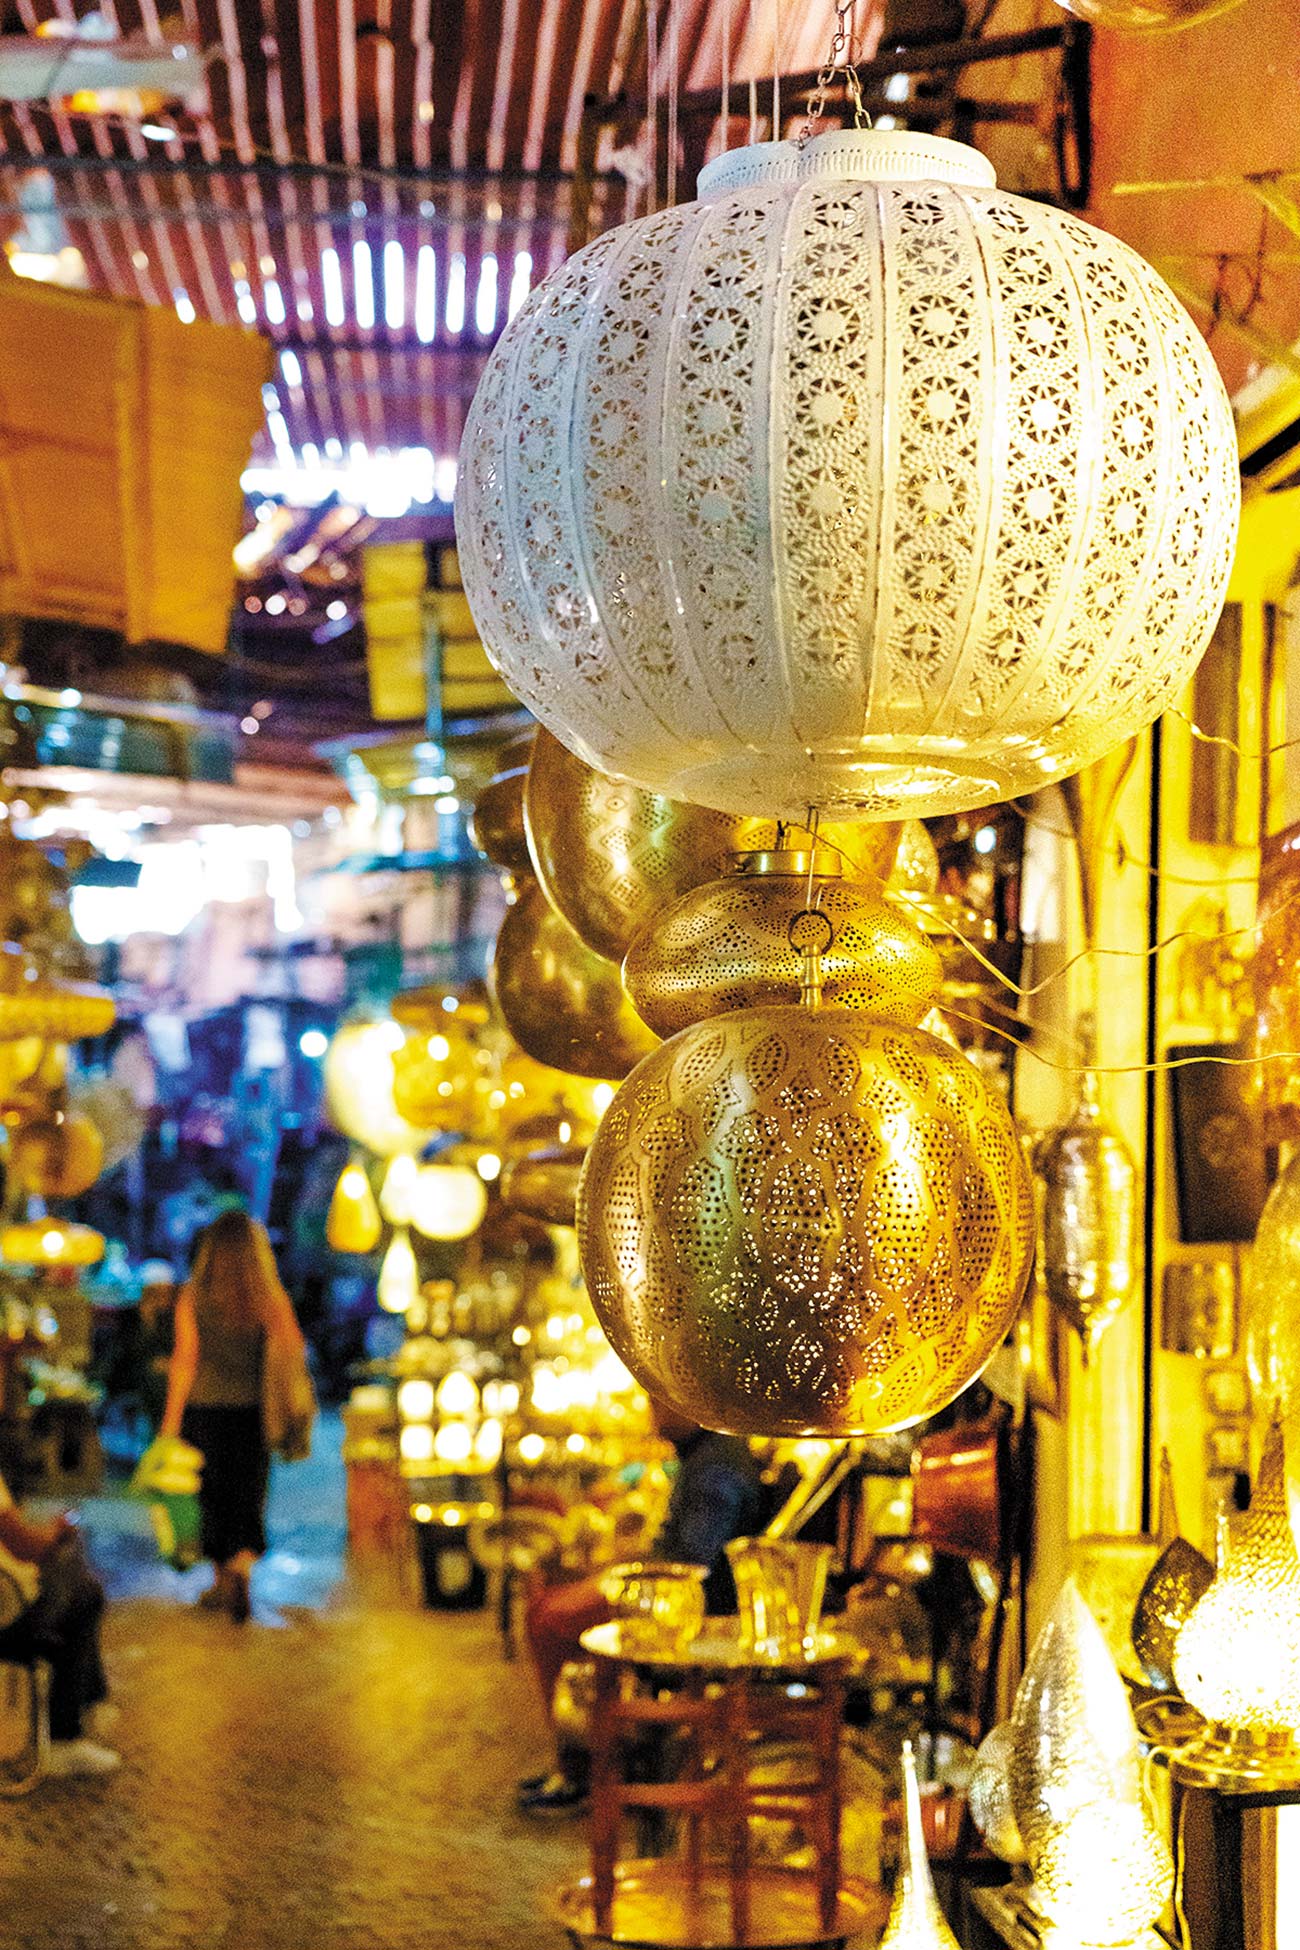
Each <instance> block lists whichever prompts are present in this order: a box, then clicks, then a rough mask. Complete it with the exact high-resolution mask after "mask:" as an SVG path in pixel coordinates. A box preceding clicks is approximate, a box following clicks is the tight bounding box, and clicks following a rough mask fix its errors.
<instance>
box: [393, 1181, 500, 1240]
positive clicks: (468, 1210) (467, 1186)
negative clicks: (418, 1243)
mask: <svg viewBox="0 0 1300 1950" xmlns="http://www.w3.org/2000/svg"><path fill="white" fill-rule="evenodd" d="M487 1202H488V1195H487V1189H486V1187H485V1185H484V1183H483V1180H482V1179H481V1178H480V1177H479V1175H478V1173H477V1171H475V1170H474V1169H473V1168H472V1167H471V1166H469V1165H421V1166H420V1168H419V1170H418V1171H417V1172H416V1174H415V1177H414V1178H413V1180H412V1182H411V1189H410V1196H409V1201H408V1208H409V1211H410V1215H411V1224H412V1225H413V1226H414V1227H415V1229H416V1231H417V1232H422V1233H423V1234H424V1236H425V1238H426V1239H446V1240H453V1239H468V1238H469V1236H470V1234H471V1233H472V1232H477V1231H478V1229H479V1227H480V1225H482V1223H483V1214H484V1213H485V1212H486V1211H487Z"/></svg>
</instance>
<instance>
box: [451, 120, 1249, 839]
mask: <svg viewBox="0 0 1300 1950" xmlns="http://www.w3.org/2000/svg"><path fill="white" fill-rule="evenodd" d="M460 483H461V487H460V492H459V494H458V515H459V523H460V525H459V532H460V534H461V535H462V537H463V540H462V546H461V556H460V561H461V568H462V572H463V575H464V580H465V591H466V594H467V596H468V598H469V601H470V605H471V607H472V609H473V612H474V618H475V621H476V623H477V625H478V628H479V633H480V635H481V637H482V639H483V642H484V645H485V647H486V648H487V650H488V653H489V655H490V656H491V657H492V659H493V661H494V662H495V663H496V664H497V665H498V667H499V669H500V670H501V672H502V674H503V675H504V676H505V678H506V680H507V682H508V683H509V685H510V687H511V689H512V690H513V691H514V692H515V694H516V695H517V696H518V697H519V698H520V700H521V701H522V702H523V703H525V704H526V705H527V706H528V707H529V709H530V710H531V711H532V712H533V713H534V714H535V716H537V717H538V718H540V719H541V721H542V723H543V724H544V725H546V726H547V727H548V728H549V729H550V730H552V731H553V732H554V733H555V734H556V736H557V737H559V738H560V739H561V740H562V741H563V742H564V743H565V744H566V745H567V746H568V747H569V748H570V749H571V750H572V751H574V752H575V753H577V755H578V756H579V757H581V758H583V759H584V760H586V762H587V763H589V764H592V765H596V766H599V767H600V768H601V769H602V770H603V771H605V772H607V773H609V774H611V775H612V776H614V777H615V778H619V779H625V780H628V781H630V782H631V783H633V784H634V785H636V786H639V787H641V788H644V789H646V790H649V791H651V792H656V793H661V794H665V795H667V796H668V797H669V798H671V799H675V800H687V801H690V802H692V803H695V804H698V805H703V806H709V807H714V808H717V809H720V810H722V811H724V812H728V813H732V814H742V815H743V814H753V813H764V814H771V813H779V814H782V815H784V816H785V817H787V818H791V819H796V820H797V819H799V818H801V817H802V816H803V815H804V813H805V811H806V808H807V807H808V806H809V805H815V806H818V807H820V808H821V810H822V811H823V813H824V814H826V815H827V816H829V817H831V818H836V817H853V816H858V817H861V816H863V815H865V816H867V817H868V818H875V819H888V818H895V817H898V816H900V815H901V816H904V817H906V816H909V815H926V814H934V813H943V812H956V811H960V810H962V809H963V808H969V807H975V806H982V805H987V804H990V803H992V802H993V801H995V800H1001V799H1007V798H1012V797H1014V796H1015V795H1016V794H1018V793H1021V792H1024V791H1028V790H1032V789H1033V788H1035V787H1037V786H1042V785H1045V784H1047V783H1048V782H1049V781H1051V780H1054V779H1059V778H1063V777H1065V776H1066V775H1068V774H1069V773H1071V772H1074V771H1077V770H1079V769H1080V768H1081V767H1083V766H1085V765H1087V764H1088V763H1090V762H1091V761H1092V760H1094V759H1096V758H1098V757H1099V756H1101V755H1102V754H1103V753H1105V752H1106V751H1108V750H1110V749H1111V748H1112V747H1113V746H1115V745H1116V744H1118V743H1120V742H1121V741H1122V740H1124V739H1125V738H1127V737H1129V736H1130V735H1131V734H1132V733H1134V732H1136V731H1138V730H1139V729H1141V728H1142V727H1143V726H1144V725H1147V724H1149V723H1150V722H1151V720H1152V719H1153V718H1154V717H1156V716H1157V715H1158V714H1159V713H1160V711H1161V710H1162V709H1164V707H1165V705H1166V704H1167V703H1169V702H1171V701H1172V700H1173V699H1174V697H1175V696H1176V695H1177V694H1178V692H1179V690H1180V689H1181V688H1182V686H1183V685H1184V684H1185V683H1186V681H1187V679H1188V677H1189V676H1190V675H1191V672H1192V670H1193V669H1194V668H1195V666H1196V664H1197V662H1198V661H1199V659H1200V656H1201V654H1202V652H1203V650H1204V648H1205V645H1206V643H1207V641H1208V639H1209V635H1210V632H1211V630H1212V628H1213V626H1214V622H1215V619H1216V617H1217V615H1218V613H1219V609H1220V606H1221V603H1222V600H1223V593H1224V589H1225V587H1226V583H1227V577H1228V570H1229V567H1230V564H1231V560H1232V553H1233V545H1234V537H1235V532H1236V524H1237V513H1238V502H1239V484H1238V469H1237V454H1236V442H1235V438H1234V434H1233V423H1232V416H1231V412H1230V410H1229V406H1228V401H1227V397H1226V394H1225V392H1224V389H1223V385H1222V382H1221V380H1220V379H1219V376H1218V373H1217V371H1216V369H1215V366H1214V362H1213V360H1212V359H1211V357H1210V355H1209V352H1208V350H1207V347H1206V345H1205V342H1204V340H1203V339H1202V337H1201V336H1200V334H1199V332H1198V331H1197V330H1196V328H1195V326H1194V325H1193V324H1192V321H1191V319H1190V318H1189V317H1188V316H1187V314H1186V312H1184V311H1183V309H1182V307H1181V306H1180V305H1179V304H1178V302H1177V300H1176V299H1175V298H1174V296H1173V294H1172V293H1171V292H1170V290H1169V288H1168V287H1167V286H1166V285H1165V284H1164V283H1163V282H1162V281H1161V279H1160V278H1159V277H1158V276H1157V275H1156V273H1155V272H1154V271H1153V270H1152V269H1151V268H1150V266H1149V265H1147V264H1145V263H1144V262H1143V261H1142V259H1141V258H1139V257H1137V256H1136V255H1135V253H1134V252H1133V251H1131V250H1130V249H1129V248H1128V247H1127V246H1126V245H1125V244H1123V243H1121V242H1120V241H1119V239H1118V238H1115V237H1111V236H1108V235H1107V234H1106V233H1105V232H1104V231H1101V230H1098V229H1096V228H1094V227H1093V226H1092V225H1090V224H1086V223H1084V222H1082V221H1081V220H1080V219H1079V218H1077V217H1074V216H1071V215H1068V214H1067V213H1065V212H1063V211H1061V210H1058V209H1055V208H1053V207H1051V206H1050V205H1048V204H1045V203H1032V202H1028V201H1026V200H1025V199H1023V198H1021V197H1018V196H1013V195H1010V194H1008V193H1007V192H1005V191H1000V190H999V189H998V188H997V187H996V181H995V178H994V175H993V171H992V168H991V166H990V165H989V163H988V162H987V161H986V160H985V159H984V158H983V157H982V156H980V155H979V154H978V153H977V152H976V151H975V150H973V149H970V148H967V147H966V146H965V145H963V144H960V143H953V142H948V141H945V140H942V139H937V138H935V137H932V136H928V135H923V134H918V133H915V132H906V133H904V132H882V131H879V130H868V131H853V130H845V131H837V132H833V133H830V134H826V135H821V136H817V137H815V138H814V139H813V140H812V141H810V142H808V143H807V144H806V145H804V146H803V147H802V148H800V147H798V146H796V145H795V144H794V143H790V142H777V143H768V144H760V145H758V146H756V147H752V148H748V149H739V150H733V151H731V152H730V153H728V154H724V155H722V156H719V157H718V158H717V159H716V160H715V161H713V162H712V163H710V164H709V166H708V167H707V168H706V169H705V170H704V172H703V173H702V175H701V177H700V182H699V193H698V198H697V200H696V201H695V202H692V203H687V204H684V205H682V206H680V207H678V208H676V209H673V210H664V211H659V212H657V213H655V214H654V215H651V216H648V217H645V218H642V219H640V220H638V221H637V222H634V223H630V224H624V225H622V226H621V227H619V228H618V229H615V230H610V231H607V232H605V233H604V234H603V235H602V236H600V237H598V238H596V239H595V241H594V242H593V243H591V244H589V245H588V246H587V247H586V249H584V250H581V251H579V252H578V253H577V254H576V255H575V256H573V257H570V258H568V259H567V260H566V261H565V263H564V264H562V265H561V266H560V268H559V269H558V270H557V271H555V272H554V273H552V275H551V276H550V277H548V278H546V279H545V280H544V281H543V283H542V284H540V285H539V286H538V287H537V289H536V290H535V291H534V292H533V294H532V295H531V297H530V298H529V299H528V301H527V303H526V304H525V305H524V306H523V307H522V308H521V309H520V311H519V312H517V314H516V316H515V318H514V320H513V321H512V323H511V324H510V325H509V327H508V328H507V330H506V332H505V333H504V334H503V336H502V337H501V339H500V340H499V341H498V343H497V346H496V348H495V350H494V351H493V353H492V355H491V357H490V359H489V361H488V364H487V367H486V369H485V371H484V375H483V378H482V380H481V381H480V384H479V388H478V392H477V394H476V396H475V400H474V404H473V407H472V409H471V413H470V416H469V420H468V423H467V426H466V431H465V438H464V441H463V443H462V448H461V468H460Z"/></svg>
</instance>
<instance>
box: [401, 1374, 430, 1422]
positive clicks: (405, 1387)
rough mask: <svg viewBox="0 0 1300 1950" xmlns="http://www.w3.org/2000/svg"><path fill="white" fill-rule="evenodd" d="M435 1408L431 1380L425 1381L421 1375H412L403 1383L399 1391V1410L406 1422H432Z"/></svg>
mask: <svg viewBox="0 0 1300 1950" xmlns="http://www.w3.org/2000/svg"><path fill="white" fill-rule="evenodd" d="M433 1409H434V1393H433V1383H432V1382H431V1381H425V1380H424V1378H423V1377H422V1376H421V1375H412V1376H411V1377H410V1379H409V1380H407V1381H404V1382H403V1383H402V1385H401V1387H400V1388H399V1389H398V1391H397V1412H398V1414H399V1415H400V1416H401V1418H402V1420H403V1421H404V1422H431V1421H432V1420H433Z"/></svg>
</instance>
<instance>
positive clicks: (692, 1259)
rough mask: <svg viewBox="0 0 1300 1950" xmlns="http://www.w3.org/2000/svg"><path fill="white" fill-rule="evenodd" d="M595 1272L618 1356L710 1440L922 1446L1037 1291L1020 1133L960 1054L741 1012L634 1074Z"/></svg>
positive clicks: (609, 1130)
mask: <svg viewBox="0 0 1300 1950" xmlns="http://www.w3.org/2000/svg"><path fill="white" fill-rule="evenodd" d="M578 1231H579V1242H580V1246H581V1252H582V1264H583V1271H584V1273H585V1275H586V1279H587V1286H588V1289H589V1291H590V1294H591V1298H592V1303H593V1305H594V1306H595V1309H596V1312H597V1315H598V1316H599V1318H600V1322H601V1325H602V1326H603V1327H604V1329H605V1332H606V1334H607V1335H608V1336H609V1339H610V1341H611V1342H612V1343H613V1345H614V1348H615V1350H616V1351H617V1353H618V1354H619V1355H620V1357H621V1358H622V1359H623V1361H624V1362H626V1364H627V1366H628V1367H629V1368H630V1369H631V1371H632V1373H633V1374H634V1375H635V1376H636V1377H637V1379H638V1381H640V1382H641V1383H642V1385H643V1386H644V1387H646V1388H647V1389H648V1390H649V1391H650V1392H651V1393H652V1394H654V1395H657V1396H659V1397H661V1398H663V1399H665V1400H667V1401H669V1402H672V1403H675V1404H677V1405H678V1406H679V1407H680V1408H681V1409H682V1410H683V1411H684V1412H685V1413H686V1414H688V1415H690V1416H691V1417H692V1418H693V1419H694V1420H696V1421H698V1422H701V1423H703V1424H704V1425H705V1426H706V1427H710V1428H719V1429H730V1430H734V1431H736V1432H737V1433H743V1434H764V1435H777V1434H780V1435H837V1436H842V1435H851V1434H867V1433H872V1432H876V1431H881V1430H886V1429H895V1428H905V1427H906V1426H907V1425H908V1424H910V1423H912V1422H916V1421H919V1420H920V1419H921V1418H922V1417H923V1416H926V1415H931V1414H933V1413H934V1412H935V1411H936V1410H937V1409H939V1408H941V1407H943V1406H944V1404H945V1403H947V1402H949V1401H951V1400H952V1399H953V1397H954V1396H955V1395H957V1394H959V1393H960V1391H961V1390H962V1389H963V1388H965V1387H966V1386H967V1385H968V1384H969V1383H970V1382H971V1381H972V1380H974V1378H975V1377H976V1375H978V1374H979V1373H980V1372H981V1370H982V1369H983V1368H984V1366H985V1364H986V1362H987V1361H988V1360H989V1359H990V1358H991V1356H992V1354H993V1353H994V1351H995V1349H996V1348H997V1346H998V1344H999V1342H1000V1341H1001V1340H1002V1338H1003V1336H1004V1335H1005V1334H1006V1332H1007V1330H1008V1328H1009V1327H1010V1324H1011V1322H1012V1320H1013V1319H1014V1317H1015V1313H1016V1309H1017V1307H1018V1306H1019V1303H1020V1297H1021V1294H1022V1292H1023V1289H1024V1285H1025V1281H1026V1277H1027V1274H1028V1270H1029V1261H1030V1251H1031V1203H1030V1193H1029V1187H1028V1183H1027V1181H1026V1177H1025V1172H1024V1168H1023V1165H1022V1163H1021V1158H1020V1151H1019V1147H1018V1145H1017V1142H1016V1137H1015V1133H1014V1130H1013V1128H1012V1125H1011V1120H1010V1118H1009V1117H1008V1115H1007V1112H1006V1110H1005V1108H1004V1106H1003V1104H1002V1102H1001V1100H1000V1099H999V1098H998V1097H997V1095H996V1094H995V1093H994V1091H993V1090H992V1089H991V1088H990V1086H989V1085H988V1084H986V1083H985V1082H984V1080H983V1079H982V1078H981V1077H980V1075H979V1074H978V1072H977V1071H976V1070H975V1069H974V1068H973V1067H972V1066H971V1065H970V1064H969V1063H967V1062H966V1060H965V1058H964V1057H962V1056H961V1055H959V1054H958V1053H957V1052H956V1051H954V1050H951V1049H949V1048H948V1047H947V1046H946V1045H945V1044H943V1043H941V1042H939V1041H938V1040H937V1039H936V1038H935V1037H933V1036H929V1035H927V1034H926V1033H925V1031H923V1030H921V1029H915V1028H910V1027H903V1026H901V1025H896V1024H889V1023H879V1022H873V1021H872V1020H870V1019H869V1018H868V1017H866V1016H864V1015H861V1014H858V1013H855V1012H853V1011H850V1010H848V1009H840V1008H831V1009H815V1008H802V1007H799V1006H794V1007H778V1008H760V1009H738V1010H735V1011H733V1012H732V1013H730V1014H728V1015H723V1016H716V1017H713V1018H712V1019H710V1020H709V1021H706V1022H701V1023H697V1024H695V1025H694V1026H693V1027H692V1028H690V1029H685V1030H683V1031H681V1033H680V1034H679V1035H677V1036H674V1037H673V1038H672V1040H671V1041H670V1042H668V1043H665V1044H664V1045H663V1047H662V1048H661V1049H659V1050H657V1051H656V1052H655V1053H654V1055H653V1056H649V1057H647V1058H646V1060H645V1062H644V1063H642V1064H640V1065H639V1066H638V1068H637V1069H635V1070H634V1071H633V1072H632V1075H631V1076H630V1077H629V1078H628V1080H627V1082H626V1083H625V1084H624V1085H623V1087H622V1089H621V1090H620V1091H619V1093H618V1095H617V1096H616V1097H615V1099H614V1102H613V1103H612V1105H611V1106H610V1108H609V1110H608V1111H607V1112H606V1114H605V1117H604V1120H603V1121H602V1123H601V1126H600V1129H599V1131H598V1132H597V1133H596V1137H595V1139H594V1141H593V1143H592V1146H591V1150H590V1152H589V1153H588V1159H587V1166H586V1169H585V1171H584V1173H583V1179H582V1186H581V1190H580V1193H579V1200H578Z"/></svg>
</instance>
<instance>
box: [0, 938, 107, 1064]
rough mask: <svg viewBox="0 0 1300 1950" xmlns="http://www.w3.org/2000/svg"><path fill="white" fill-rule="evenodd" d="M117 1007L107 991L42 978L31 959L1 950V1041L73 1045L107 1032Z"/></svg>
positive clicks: (6, 947)
mask: <svg viewBox="0 0 1300 1950" xmlns="http://www.w3.org/2000/svg"><path fill="white" fill-rule="evenodd" d="M116 1015H117V1004H116V1003H115V1002H114V1000H113V998H112V996H111V995H110V994H109V993H108V991H107V989H101V988H96V987H95V986H94V985H93V984H92V983H90V982H71V981H65V980H64V979H63V978H62V977H61V976H58V975H51V974H48V973H43V972H42V970H41V967H40V964H39V961H38V959H37V957H36V956H35V955H32V954H28V953H27V952H26V951H25V950H23V949H21V948H19V947H17V946H16V945H15V944H14V943H12V942H8V943H4V944H3V945H0V1040H2V1041H9V1040H11V1039H12V1038H14V1037H16V1036H43V1037H45V1038H47V1039H48V1040H50V1041H52V1042H59V1043H75V1042H78V1041H79V1040H80V1039H81V1038H82V1037H83V1036H102V1035H103V1034H104V1032H105V1030H107V1029H111V1028H112V1026H113V1022H114V1019H115V1017H116Z"/></svg>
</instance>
